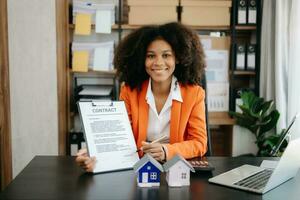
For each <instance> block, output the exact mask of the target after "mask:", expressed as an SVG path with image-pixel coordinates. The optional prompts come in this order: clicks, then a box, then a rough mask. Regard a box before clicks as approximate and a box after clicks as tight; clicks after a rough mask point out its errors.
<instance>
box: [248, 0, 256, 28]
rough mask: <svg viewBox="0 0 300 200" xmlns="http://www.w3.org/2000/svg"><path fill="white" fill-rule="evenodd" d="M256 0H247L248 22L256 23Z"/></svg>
mask: <svg viewBox="0 0 300 200" xmlns="http://www.w3.org/2000/svg"><path fill="white" fill-rule="evenodd" d="M256 19H257V0H248V24H256Z"/></svg>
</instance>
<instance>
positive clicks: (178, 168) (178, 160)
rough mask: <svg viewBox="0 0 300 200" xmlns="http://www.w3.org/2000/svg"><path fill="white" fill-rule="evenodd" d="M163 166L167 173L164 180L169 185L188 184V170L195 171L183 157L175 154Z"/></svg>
mask: <svg viewBox="0 0 300 200" xmlns="http://www.w3.org/2000/svg"><path fill="white" fill-rule="evenodd" d="M163 167H164V171H165V172H166V173H167V174H166V180H167V183H168V185H169V186H170V187H181V186H186V185H190V171H192V172H195V170H194V168H193V167H192V166H191V165H190V163H189V162H188V161H186V160H185V159H184V158H183V157H181V156H180V155H176V156H174V157H173V158H172V159H171V160H169V161H168V162H166V163H165V164H164V165H163Z"/></svg>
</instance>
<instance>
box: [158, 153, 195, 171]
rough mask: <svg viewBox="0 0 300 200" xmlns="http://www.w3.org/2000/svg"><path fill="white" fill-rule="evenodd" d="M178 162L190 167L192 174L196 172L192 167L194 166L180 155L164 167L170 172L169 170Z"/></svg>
mask: <svg viewBox="0 0 300 200" xmlns="http://www.w3.org/2000/svg"><path fill="white" fill-rule="evenodd" d="M178 161H182V162H183V163H184V164H186V166H188V167H189V168H190V170H191V171H192V172H195V169H194V168H193V167H192V165H191V164H190V163H189V162H188V161H186V159H184V158H183V157H182V156H180V155H178V154H177V155H176V156H174V157H173V158H172V159H171V160H169V161H168V162H166V163H165V164H164V165H163V168H164V170H165V171H169V169H170V168H171V167H172V166H173V165H175V164H176V163H177V162H178Z"/></svg>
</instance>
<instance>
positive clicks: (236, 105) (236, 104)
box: [232, 88, 254, 113]
mask: <svg viewBox="0 0 300 200" xmlns="http://www.w3.org/2000/svg"><path fill="white" fill-rule="evenodd" d="M244 91H253V89H251V88H235V89H234V92H233V96H232V98H233V103H234V106H233V107H232V108H233V111H235V112H240V113H241V112H242V110H241V109H240V107H239V105H242V99H241V94H242V92H244ZM253 92H254V91H253Z"/></svg>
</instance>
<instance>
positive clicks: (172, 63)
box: [76, 23, 207, 171]
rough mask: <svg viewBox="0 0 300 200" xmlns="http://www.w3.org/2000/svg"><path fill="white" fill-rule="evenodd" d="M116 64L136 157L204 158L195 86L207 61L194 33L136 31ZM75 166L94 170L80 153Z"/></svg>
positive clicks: (201, 110) (171, 27)
mask: <svg viewBox="0 0 300 200" xmlns="http://www.w3.org/2000/svg"><path fill="white" fill-rule="evenodd" d="M114 66H116V67H117V76H118V77H119V80H120V82H123V83H124V84H123V85H122V87H121V92H120V100H123V101H125V104H126V108H127V112H128V116H129V119H130V122H131V126H132V130H133V134H134V138H135V141H136V144H137V147H138V149H140V150H141V153H140V156H142V155H143V153H149V154H150V155H152V156H153V157H154V158H155V159H156V160H158V161H160V162H163V161H166V160H169V159H171V158H172V157H173V156H174V155H176V154H180V155H181V156H183V157H184V158H187V159H188V158H193V157H197V156H202V155H204V154H205V152H206V146H207V136H206V123H205V106H204V97H205V93H204V90H203V89H202V88H201V87H200V86H199V84H200V78H201V76H202V73H204V67H205V61H204V53H203V49H202V46H201V44H200V41H199V37H198V35H197V34H196V33H194V32H193V31H192V30H190V29H189V28H187V27H185V26H183V25H181V24H178V23H169V24H164V25H161V26H145V27H142V28H140V29H137V30H135V31H134V32H132V33H130V34H129V35H127V36H126V37H125V38H124V39H123V40H122V41H121V42H120V44H119V46H118V48H117V50H116V54H115V57H114ZM162 136H165V140H164V141H161V142H156V143H151V141H154V140H155V139H157V138H160V137H162ZM76 162H77V163H78V164H79V165H80V166H82V168H84V169H85V170H86V171H92V170H93V167H94V164H95V158H89V157H88V156H87V154H86V150H85V149H84V150H80V151H79V152H78V154H77V158H76Z"/></svg>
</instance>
